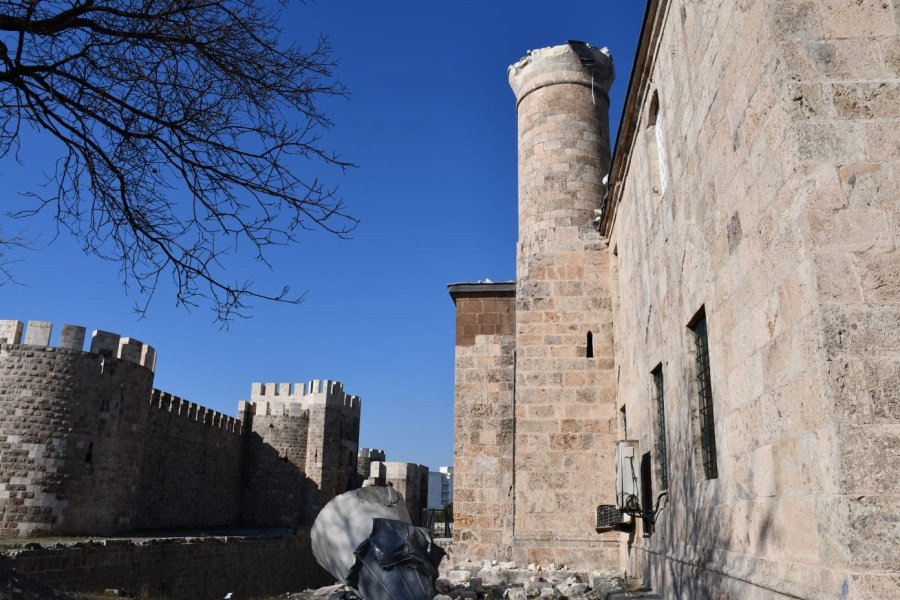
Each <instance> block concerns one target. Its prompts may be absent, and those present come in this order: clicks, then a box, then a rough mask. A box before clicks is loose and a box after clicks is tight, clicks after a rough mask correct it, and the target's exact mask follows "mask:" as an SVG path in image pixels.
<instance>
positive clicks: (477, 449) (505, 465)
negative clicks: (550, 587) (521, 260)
mask: <svg viewBox="0 0 900 600" xmlns="http://www.w3.org/2000/svg"><path fill="white" fill-rule="evenodd" d="M449 289H450V296H451V297H452V298H453V302H454V304H455V305H456V358H455V365H456V367H455V385H454V438H455V439H454V456H453V465H454V488H453V513H454V529H453V545H454V549H455V551H456V552H457V555H458V556H463V557H471V558H472V559H474V560H483V559H496V560H511V559H512V533H513V501H514V489H513V482H514V477H515V475H514V470H513V460H514V451H513V448H514V446H513V436H514V435H515V424H514V422H515V405H514V397H515V392H514V381H515V322H516V321H515V318H516V312H515V293H516V288H515V284H514V283H494V284H456V285H451V286H450V287H449Z"/></svg>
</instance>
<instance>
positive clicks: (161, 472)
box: [136, 390, 244, 529]
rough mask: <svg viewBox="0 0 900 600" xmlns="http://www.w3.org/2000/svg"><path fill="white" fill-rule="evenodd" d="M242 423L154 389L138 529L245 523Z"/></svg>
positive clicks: (141, 473)
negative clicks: (243, 509) (241, 510)
mask: <svg viewBox="0 0 900 600" xmlns="http://www.w3.org/2000/svg"><path fill="white" fill-rule="evenodd" d="M243 448H244V445H243V439H242V436H241V422H240V421H238V420H235V419H234V418H233V417H228V416H226V415H223V414H221V413H218V412H216V411H212V410H209V409H206V408H204V407H202V406H198V405H197V404H194V403H193V402H188V401H186V400H182V399H181V398H178V397H177V396H172V395H171V394H169V393H167V392H162V391H160V390H153V396H152V398H151V401H150V404H149V417H148V421H147V435H146V439H145V443H144V450H143V460H142V464H141V469H140V493H139V495H138V498H139V500H138V510H137V523H136V525H137V527H138V528H139V529H161V528H162V529H165V528H176V527H210V526H222V525H233V524H235V523H237V522H238V521H239V519H240V508H241V460H242V453H243Z"/></svg>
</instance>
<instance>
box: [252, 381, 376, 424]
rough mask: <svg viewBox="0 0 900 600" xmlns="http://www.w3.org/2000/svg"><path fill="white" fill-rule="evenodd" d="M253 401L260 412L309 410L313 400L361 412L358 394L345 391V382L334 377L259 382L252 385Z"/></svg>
mask: <svg viewBox="0 0 900 600" xmlns="http://www.w3.org/2000/svg"><path fill="white" fill-rule="evenodd" d="M250 402H251V403H252V404H253V405H255V406H254V414H257V415H289V414H297V413H298V411H300V410H307V409H308V408H310V406H312V405H314V404H324V405H326V406H336V407H341V408H344V409H348V410H350V411H351V412H355V413H357V414H358V413H359V411H360V407H361V401H360V398H359V396H351V395H350V394H347V393H345V392H344V384H343V383H341V382H340V381H334V380H331V379H312V380H310V381H308V382H306V383H260V382H255V383H253V385H252V386H251V388H250Z"/></svg>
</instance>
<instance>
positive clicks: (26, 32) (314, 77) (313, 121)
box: [0, 0, 357, 322]
mask: <svg viewBox="0 0 900 600" xmlns="http://www.w3.org/2000/svg"><path fill="white" fill-rule="evenodd" d="M277 20H278V19H277V15H273V14H270V13H268V12H266V11H264V10H262V9H261V8H260V7H259V6H258V4H257V2H256V0H0V157H2V156H7V155H8V153H9V152H11V149H12V148H15V147H16V146H17V144H18V140H19V135H20V130H21V125H22V123H28V124H30V125H33V126H36V127H38V128H39V129H41V130H42V131H44V132H45V133H46V134H48V135H51V136H53V137H54V138H56V139H57V140H58V141H59V142H61V144H62V147H63V149H64V151H63V155H62V156H61V157H60V158H59V160H58V161H57V162H56V170H55V172H54V173H53V175H52V176H51V180H50V181H49V182H48V185H47V186H46V187H45V188H44V191H34V192H32V193H30V194H29V195H30V197H31V198H32V199H33V200H34V205H33V208H31V209H29V210H25V211H19V212H16V213H12V216H15V217H25V216H29V215H31V214H34V213H35V212H38V211H42V210H50V211H52V212H53V215H54V217H55V218H56V221H57V223H58V225H59V226H60V227H61V228H63V229H65V230H68V231H70V232H71V233H73V234H74V235H76V236H78V238H79V239H81V240H83V244H84V250H85V251H86V252H88V253H91V254H95V255H97V256H99V257H102V258H105V259H108V260H111V261H115V262H117V263H119V265H120V271H121V274H122V276H123V279H124V282H125V284H126V285H135V286H136V287H137V289H138V290H139V291H140V293H141V294H142V296H143V297H144V299H145V301H144V302H143V303H142V304H141V305H139V306H138V309H139V310H141V311H145V310H146V308H147V306H148V303H149V301H150V299H151V298H152V297H153V295H154V292H155V291H156V289H157V287H158V285H159V283H160V281H161V279H162V278H164V277H169V278H171V280H172V281H173V283H174V285H175V287H176V289H177V292H176V295H177V301H178V303H179V304H181V305H186V306H196V305H199V304H202V303H207V302H208V303H209V304H210V305H211V306H212V308H213V309H214V310H215V312H216V316H217V318H218V319H220V320H222V321H224V322H227V321H228V319H230V318H232V317H234V316H239V315H241V314H242V309H245V308H246V307H247V303H248V301H251V300H253V299H267V300H275V301H280V302H299V301H300V300H302V296H299V297H298V296H292V295H291V294H290V291H289V289H288V288H287V287H284V288H282V289H281V290H278V291H276V292H271V293H268V292H263V291H260V290H258V289H257V288H256V286H255V285H254V284H253V282H252V281H248V280H243V279H238V280H235V279H233V278H230V277H228V273H227V271H228V268H227V264H226V259H227V258H228V257H229V256H232V255H234V254H235V253H236V252H237V251H238V249H239V247H240V248H244V247H246V246H247V244H248V243H249V248H251V249H252V252H253V253H254V255H255V256H256V257H257V258H258V259H259V260H260V261H261V262H262V263H263V264H264V265H268V262H267V260H266V249H267V248H268V247H270V246H274V245H285V244H290V243H292V242H294V241H295V240H296V239H297V235H298V233H299V232H300V231H301V230H303V229H324V230H325V231H328V232H330V233H332V234H334V235H336V236H339V237H345V236H346V235H347V234H348V233H349V232H350V231H352V230H353V229H354V227H355V226H356V223H357V221H356V220H355V219H354V218H353V217H351V216H350V215H349V214H347V212H346V211H345V208H344V205H343V202H342V201H341V199H340V198H339V197H338V196H337V195H336V190H335V189H334V188H332V187H329V186H328V185H326V184H325V183H324V182H323V181H321V180H320V179H319V178H318V177H316V176H315V175H309V174H305V173H301V172H300V170H299V169H298V164H297V160H298V159H299V160H306V161H314V162H318V163H319V164H320V165H330V166H333V167H337V168H338V169H341V170H344V169H347V168H348V167H351V166H352V165H351V164H350V163H349V162H347V161H344V160H343V159H341V158H340V157H339V156H337V155H336V154H333V153H331V152H329V151H327V150H326V149H325V148H323V147H322V146H321V140H320V137H319V132H320V131H321V130H322V129H323V128H328V127H329V126H330V125H331V122H330V121H329V120H328V118H327V117H326V116H325V115H324V114H323V113H322V112H321V110H320V109H319V104H320V103H321V100H322V99H323V98H325V97H328V96H343V95H345V90H344V88H343V86H342V85H341V83H340V82H339V81H338V80H337V79H336V77H335V75H334V73H333V69H334V66H335V65H334V61H333V58H332V52H331V48H330V47H329V45H328V42H327V40H326V39H325V38H321V39H319V40H318V41H317V43H316V44H315V45H314V46H313V47H311V48H308V49H301V48H300V47H298V46H296V45H287V46H285V45H283V44H281V43H280V42H279V39H278V33H279V32H278V30H277V28H276V23H277ZM185 198H187V200H185ZM0 240H2V238H0ZM9 242H15V240H7V243H9ZM10 245H12V244H10ZM8 247H9V246H8ZM0 257H2V254H0ZM4 275H6V276H7V277H9V274H8V272H6V271H4V270H3V269H2V267H0V277H3V276H4Z"/></svg>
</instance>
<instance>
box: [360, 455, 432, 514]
mask: <svg viewBox="0 0 900 600" xmlns="http://www.w3.org/2000/svg"><path fill="white" fill-rule="evenodd" d="M367 450H368V449H367ZM378 456H380V457H381V460H372V459H373V458H377V457H378ZM361 457H362V453H360V460H362V458H361ZM384 458H385V454H384V451H383V450H370V451H369V459H370V461H369V475H368V477H366V478H365V479H364V480H363V482H362V485H363V486H369V485H380V486H391V487H392V488H394V489H395V490H397V491H398V492H400V494H401V495H402V496H403V500H404V501H405V502H406V509H407V511H408V512H409V516H410V518H411V519H412V522H413V524H415V525H421V524H422V510H423V509H425V508H428V472H429V471H428V467H427V466H425V465H419V464H416V463H408V462H401V461H385V460H384Z"/></svg>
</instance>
